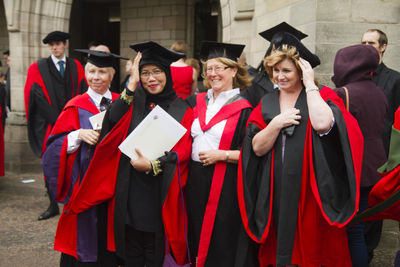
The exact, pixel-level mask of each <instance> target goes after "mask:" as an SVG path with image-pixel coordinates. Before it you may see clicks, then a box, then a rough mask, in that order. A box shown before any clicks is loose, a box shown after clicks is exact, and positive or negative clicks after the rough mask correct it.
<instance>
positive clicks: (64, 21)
mask: <svg viewBox="0 0 400 267" xmlns="http://www.w3.org/2000/svg"><path fill="white" fill-rule="evenodd" d="M71 4H72V0H56V1H45V0H37V1H22V0H4V8H5V15H6V20H7V30H8V36H9V48H10V54H11V107H12V110H11V112H10V113H9V116H8V119H7V125H6V131H5V146H6V148H5V150H6V155H5V167H6V171H13V172H22V171H24V172H28V171H38V170H41V165H40V159H37V158H35V157H34V155H33V153H32V152H31V149H30V147H29V144H28V138H27V130H26V120H25V108H24V84H25V80H26V73H27V69H28V67H29V65H30V64H32V63H33V62H34V61H35V60H37V59H38V58H40V57H44V56H48V50H47V47H46V46H44V45H43V44H42V38H43V37H44V36H45V35H46V34H47V33H48V32H50V31H53V30H62V31H68V27H69V16H70V10H71Z"/></svg>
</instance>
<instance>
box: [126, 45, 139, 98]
mask: <svg viewBox="0 0 400 267" xmlns="http://www.w3.org/2000/svg"><path fill="white" fill-rule="evenodd" d="M141 59H142V53H141V52H138V53H137V55H136V57H135V59H134V60H133V65H132V67H131V69H130V72H129V75H130V76H129V83H128V86H127V87H128V89H129V90H130V91H132V92H134V91H135V90H136V87H137V86H138V83H139V81H140V73H139V62H140V60H141Z"/></svg>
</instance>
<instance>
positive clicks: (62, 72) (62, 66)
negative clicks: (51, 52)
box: [58, 60, 64, 78]
mask: <svg viewBox="0 0 400 267" xmlns="http://www.w3.org/2000/svg"><path fill="white" fill-rule="evenodd" d="M58 65H60V74H61V77H63V78H64V61H62V60H60V61H58Z"/></svg>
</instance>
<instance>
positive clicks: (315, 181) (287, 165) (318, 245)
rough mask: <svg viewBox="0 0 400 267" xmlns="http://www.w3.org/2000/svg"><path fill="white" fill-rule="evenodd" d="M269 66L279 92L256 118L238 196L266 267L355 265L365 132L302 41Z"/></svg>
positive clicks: (277, 51)
mask: <svg viewBox="0 0 400 267" xmlns="http://www.w3.org/2000/svg"><path fill="white" fill-rule="evenodd" d="M290 39H291V40H290V45H288V44H281V45H280V46H277V47H275V48H274V51H272V53H271V55H270V56H268V57H266V59H265V61H264V65H265V68H266V70H267V72H268V74H269V76H270V77H271V78H272V79H273V81H274V83H275V84H277V85H278V86H279V90H276V91H275V92H272V93H269V94H267V95H265V96H264V97H263V98H262V99H261V102H260V104H259V105H258V106H257V107H256V108H255V109H254V110H253V112H252V114H251V115H250V118H249V123H248V126H247V130H246V137H245V139H244V140H245V141H244V143H243V147H242V152H241V157H240V159H239V178H238V197H239V206H240V212H241V215H242V220H243V224H244V227H245V229H246V231H247V233H248V235H249V236H250V237H251V238H252V239H253V240H254V241H256V242H258V243H260V245H261V246H260V251H259V261H260V266H269V265H273V266H292V265H298V266H351V260H350V254H349V250H348V246H347V236H346V229H345V228H344V227H345V226H346V224H348V223H349V222H350V220H351V219H352V217H353V216H354V215H355V213H356V212H357V208H358V200H359V199H358V196H359V191H358V186H359V181H360V169H361V160H362V144H363V143H362V141H363V137H362V135H361V132H360V129H359V128H358V125H357V122H356V121H355V119H354V118H353V117H352V116H351V115H350V114H349V113H348V112H347V111H346V110H345V108H344V106H343V102H342V101H341V99H340V98H339V97H338V96H337V95H336V93H335V92H334V91H332V90H331V89H330V88H327V87H323V88H321V89H319V88H318V87H317V86H316V84H315V81H314V71H313V69H312V66H316V65H318V63H319V60H317V59H318V58H317V56H315V55H314V54H312V53H311V52H310V51H309V50H308V49H307V48H306V47H304V46H303V45H302V44H301V43H300V41H299V40H298V39H297V38H296V37H294V36H291V37H290Z"/></svg>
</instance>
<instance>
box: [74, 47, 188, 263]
mask: <svg viewBox="0 0 400 267" xmlns="http://www.w3.org/2000/svg"><path fill="white" fill-rule="evenodd" d="M131 48H132V49H134V50H136V51H137V52H138V54H137V56H136V58H135V60H134V63H133V67H132V71H131V76H130V79H129V83H128V86H127V88H125V90H124V91H123V92H122V94H121V97H120V98H119V99H117V100H116V101H115V102H114V103H113V104H112V105H111V107H110V109H109V111H108V112H107V114H106V115H105V118H104V121H103V128H102V132H101V134H100V139H101V140H102V141H101V143H99V146H98V148H97V150H96V152H95V155H94V158H93V161H92V164H91V165H90V167H89V169H88V172H87V174H86V176H85V179H84V181H83V184H82V185H81V187H80V190H79V191H78V192H77V194H76V195H75V196H73V199H71V202H70V206H69V207H68V210H69V211H70V212H71V213H79V212H82V211H84V210H85V209H87V208H89V207H90V206H93V205H96V204H97V203H100V202H103V201H106V200H110V201H109V207H108V226H110V227H109V228H108V240H107V241H108V249H109V250H112V251H116V253H117V255H118V256H119V257H121V258H122V259H124V261H125V266H127V267H128V266H161V265H162V263H163V260H164V255H165V254H166V253H167V252H168V251H171V254H172V255H173V256H174V257H175V260H176V261H177V262H178V263H179V264H183V263H185V261H187V260H188V259H187V256H188V254H187V244H186V238H185V230H184V229H185V227H184V223H185V216H186V215H185V212H184V210H183V209H182V201H184V200H183V199H182V197H181V196H182V194H181V193H180V192H181V190H182V187H184V186H185V184H186V178H187V173H188V163H189V157H190V144H191V137H190V126H191V124H192V120H193V112H192V109H191V108H190V107H189V105H188V104H187V103H186V102H185V101H183V100H182V99H181V98H178V97H177V95H176V93H175V91H174V90H173V89H172V79H171V74H170V70H169V65H170V64H171V62H173V61H176V60H177V59H179V58H181V57H182V56H183V55H182V54H180V53H176V52H174V51H171V50H168V49H166V48H164V47H162V46H161V45H159V44H157V43H154V42H146V43H140V44H135V45H131ZM139 82H140V85H139ZM156 105H159V106H160V107H161V108H163V109H164V110H165V111H166V112H168V113H169V114H170V115H171V116H172V117H173V118H175V119H176V120H177V121H178V122H180V123H181V124H182V125H183V126H184V127H186V128H187V130H188V131H187V132H186V134H185V135H184V136H183V137H182V139H181V140H180V141H179V142H178V143H177V144H176V145H175V147H174V148H173V149H172V150H171V152H166V153H165V155H164V156H162V157H160V158H158V159H148V158H146V157H145V156H143V155H142V153H141V151H139V150H136V152H137V154H138V156H139V157H138V159H137V160H131V159H130V158H129V157H128V156H126V155H124V154H121V152H120V151H119V150H118V146H119V145H120V144H121V142H122V141H123V140H124V139H125V137H126V136H127V135H128V134H129V133H131V132H132V131H133V130H134V129H135V128H136V127H137V126H138V124H139V123H140V122H141V121H142V120H143V119H144V118H145V117H146V115H147V114H149V113H150V111H151V110H152V109H153V108H154V107H155V106H156ZM160 138H163V137H162V136H160ZM94 185H95V188H93V187H94ZM165 249H167V250H165Z"/></svg>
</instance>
